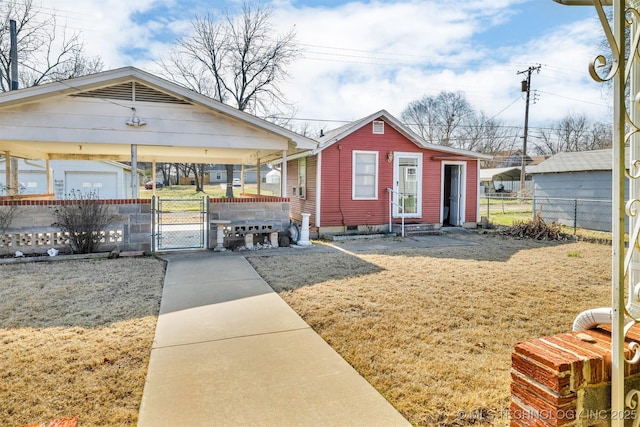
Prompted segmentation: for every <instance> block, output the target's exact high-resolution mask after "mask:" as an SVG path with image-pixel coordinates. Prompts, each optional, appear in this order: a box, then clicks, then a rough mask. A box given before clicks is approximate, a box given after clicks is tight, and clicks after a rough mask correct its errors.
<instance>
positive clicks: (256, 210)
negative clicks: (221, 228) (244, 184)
mask: <svg viewBox="0 0 640 427" xmlns="http://www.w3.org/2000/svg"><path fill="white" fill-rule="evenodd" d="M209 220H210V221H209V222H210V224H209V227H210V228H209V247H210V248H213V247H215V245H216V231H217V227H216V224H215V221H216V220H229V221H231V222H230V223H229V224H226V225H225V234H226V235H227V236H228V235H229V234H232V232H233V228H234V227H236V226H253V225H271V226H273V229H274V230H278V231H280V232H283V231H285V230H287V228H288V227H289V220H290V199H289V198H288V197H284V198H283V197H264V196H260V197H251V198H235V199H209ZM231 239H233V236H231ZM225 240H227V238H225Z"/></svg>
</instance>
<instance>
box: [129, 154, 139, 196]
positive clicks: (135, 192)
mask: <svg viewBox="0 0 640 427" xmlns="http://www.w3.org/2000/svg"><path fill="white" fill-rule="evenodd" d="M139 191H140V183H139V182H138V146H137V145H136V144H131V198H132V199H137V198H138V196H139Z"/></svg>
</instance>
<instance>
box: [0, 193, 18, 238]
mask: <svg viewBox="0 0 640 427" xmlns="http://www.w3.org/2000/svg"><path fill="white" fill-rule="evenodd" d="M2 194H10V192H9V188H8V187H7V186H5V185H0V195H2ZM19 213H20V206H18V205H14V204H11V205H3V206H0V242H2V240H1V239H3V238H4V236H5V234H6V233H7V230H8V229H9V227H11V223H12V222H13V220H14V219H15V218H16V216H18V214H19Z"/></svg>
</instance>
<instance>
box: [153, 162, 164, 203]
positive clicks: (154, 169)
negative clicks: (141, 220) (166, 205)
mask: <svg viewBox="0 0 640 427" xmlns="http://www.w3.org/2000/svg"><path fill="white" fill-rule="evenodd" d="M151 182H153V195H154V196H155V194H156V182H158V181H156V161H155V160H152V161H151ZM163 184H164V183H163Z"/></svg>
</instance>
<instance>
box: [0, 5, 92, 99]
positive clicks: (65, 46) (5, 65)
mask: <svg viewBox="0 0 640 427" xmlns="http://www.w3.org/2000/svg"><path fill="white" fill-rule="evenodd" d="M9 20H15V21H16V35H17V41H18V43H17V44H18V62H19V66H20V75H19V86H20V87H30V86H37V85H40V84H43V83H48V82H52V81H59V80H64V79H68V78H73V77H78V76H82V75H86V74H90V73H94V72H97V71H100V70H101V69H102V67H103V64H102V61H101V59H100V58H99V57H93V58H90V57H87V56H85V55H84V45H83V43H82V41H81V40H80V36H79V34H78V33H72V34H68V33H67V31H66V29H65V28H62V29H61V28H60V27H59V26H58V25H57V22H56V17H55V16H54V15H48V14H45V13H42V12H41V11H40V10H39V9H38V8H36V7H35V6H34V5H33V1H32V0H6V1H2V2H0V90H1V91H2V92H5V91H8V90H10V88H11V84H10V82H11V72H10V70H11V57H10V47H11V40H10V33H9V25H8V24H9Z"/></svg>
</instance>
